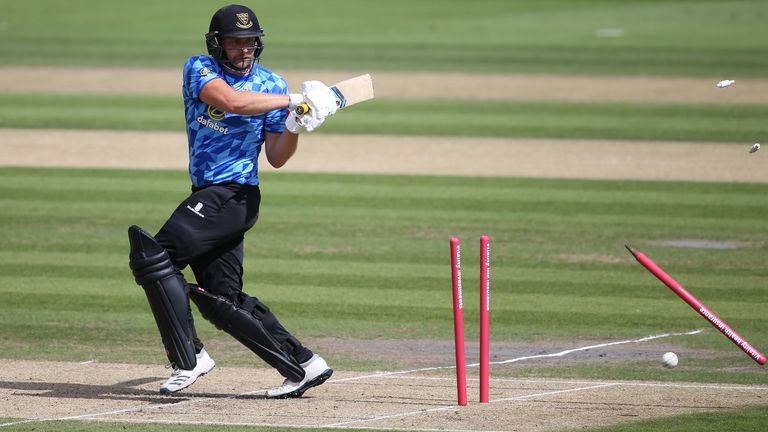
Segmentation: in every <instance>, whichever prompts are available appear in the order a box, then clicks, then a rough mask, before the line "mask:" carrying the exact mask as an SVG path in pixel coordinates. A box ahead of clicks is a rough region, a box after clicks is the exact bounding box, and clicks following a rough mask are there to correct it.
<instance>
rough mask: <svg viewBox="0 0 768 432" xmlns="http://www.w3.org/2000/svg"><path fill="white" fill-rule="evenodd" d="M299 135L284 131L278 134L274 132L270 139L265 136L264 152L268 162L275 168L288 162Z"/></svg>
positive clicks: (294, 150) (294, 149)
mask: <svg viewBox="0 0 768 432" xmlns="http://www.w3.org/2000/svg"><path fill="white" fill-rule="evenodd" d="M298 143H299V136H298V135H297V134H294V133H291V132H289V131H285V132H283V133H281V134H279V135H277V134H275V136H274V137H273V139H272V140H270V139H269V137H268V138H267V145H266V146H265V150H264V151H265V153H266V156H267V161H269V164H270V165H272V166H273V167H275V168H280V167H282V166H283V165H285V163H286V162H288V159H290V158H291V156H293V154H294V153H296V148H297V147H298Z"/></svg>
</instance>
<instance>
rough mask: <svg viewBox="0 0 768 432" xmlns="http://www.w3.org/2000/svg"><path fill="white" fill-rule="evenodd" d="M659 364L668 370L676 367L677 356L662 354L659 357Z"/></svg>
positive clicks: (668, 353) (669, 353)
mask: <svg viewBox="0 0 768 432" xmlns="http://www.w3.org/2000/svg"><path fill="white" fill-rule="evenodd" d="M661 364H663V365H664V367H666V368H670V369H672V368H673V367H675V366H677V354H675V353H673V352H667V353H664V355H663V356H661Z"/></svg>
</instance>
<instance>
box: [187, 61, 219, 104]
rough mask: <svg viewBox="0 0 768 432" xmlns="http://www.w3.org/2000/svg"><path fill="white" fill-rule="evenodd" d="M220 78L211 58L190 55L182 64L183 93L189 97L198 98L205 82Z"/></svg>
mask: <svg viewBox="0 0 768 432" xmlns="http://www.w3.org/2000/svg"><path fill="white" fill-rule="evenodd" d="M216 78H221V75H220V74H219V72H218V68H217V67H216V65H215V63H214V61H213V59H211V58H210V57H205V56H200V57H192V58H190V59H189V60H187V63H186V64H185V65H184V93H185V95H187V96H188V97H189V98H191V99H194V100H200V92H201V91H202V90H203V87H205V85H206V84H208V83H209V82H211V81H213V80H215V79H216Z"/></svg>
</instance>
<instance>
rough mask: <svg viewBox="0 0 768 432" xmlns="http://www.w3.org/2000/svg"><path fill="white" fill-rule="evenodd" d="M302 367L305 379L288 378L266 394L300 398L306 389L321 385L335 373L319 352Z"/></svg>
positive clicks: (268, 395)
mask: <svg viewBox="0 0 768 432" xmlns="http://www.w3.org/2000/svg"><path fill="white" fill-rule="evenodd" d="M301 367H302V368H303V369H304V379H303V380H301V381H300V382H296V381H291V380H290V379H286V380H285V381H283V385H281V386H280V387H277V388H273V389H270V390H267V392H266V393H265V396H266V397H267V398H269V399H287V398H298V397H301V396H302V395H303V394H304V392H305V391H307V390H309V389H310V388H312V387H315V386H319V385H320V384H322V383H324V382H325V380H327V379H328V378H330V377H331V375H333V369H331V368H329V367H328V363H326V362H325V360H323V358H322V357H320V356H319V355H317V354H315V355H313V356H312V358H311V359H309V360H307V361H306V362H304V363H302V364H301Z"/></svg>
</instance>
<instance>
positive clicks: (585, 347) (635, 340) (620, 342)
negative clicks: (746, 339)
mask: <svg viewBox="0 0 768 432" xmlns="http://www.w3.org/2000/svg"><path fill="white" fill-rule="evenodd" d="M703 331H704V330H702V329H698V330H691V331H689V332H685V333H664V334H659V335H651V336H646V337H643V338H640V339H628V340H623V341H617V342H608V343H603V344H597V345H589V346H584V347H580V348H573V349H569V350H565V351H560V352H558V353H553V354H537V355H532V356H524V357H516V358H513V359H509V360H503V361H496V362H491V364H508V363H515V362H519V361H524V360H532V359H537V358H548V357H562V356H565V355H568V354H572V353H575V352H578V351H587V350H590V349H595V348H604V347H609V346H614V345H623V344H628V343H640V342H647V341H650V340H654V339H661V338H665V337H670V336H691V335H695V334H699V333H701V332H703ZM477 366H480V363H472V364H468V365H467V367H477ZM444 369H456V366H455V365H454V366H437V367H428V368H421V369H411V370H405V371H395V372H379V373H376V374H371V375H362V376H356V377H349V378H340V379H331V380H328V382H329V383H343V382H349V381H359V380H364V379H368V378H381V377H388V376H393V375H407V374H412V373H418V372H429V371H434V370H444Z"/></svg>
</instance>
